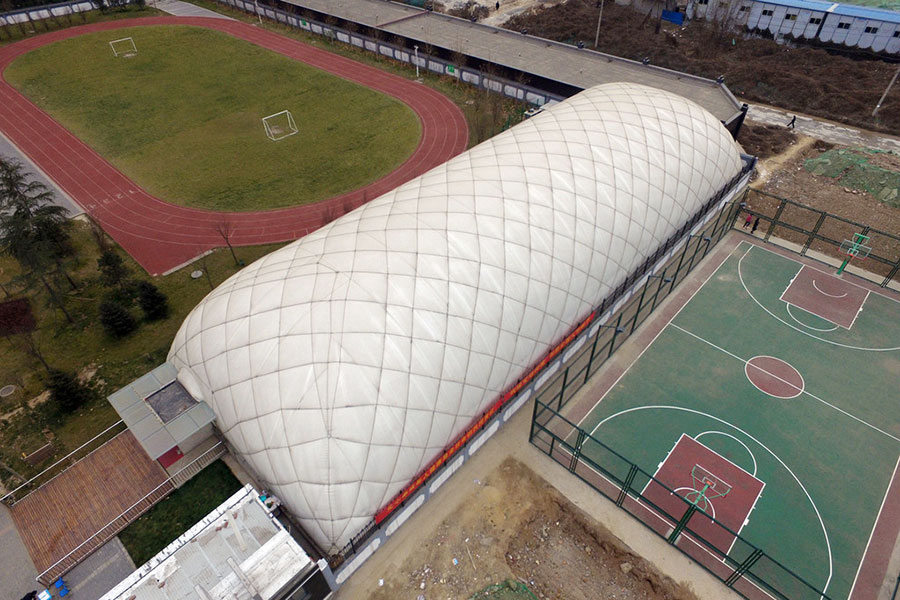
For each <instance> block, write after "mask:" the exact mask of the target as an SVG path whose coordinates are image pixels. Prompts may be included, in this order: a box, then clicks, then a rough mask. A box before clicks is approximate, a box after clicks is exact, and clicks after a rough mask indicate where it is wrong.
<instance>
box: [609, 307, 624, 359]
mask: <svg viewBox="0 0 900 600" xmlns="http://www.w3.org/2000/svg"><path fill="white" fill-rule="evenodd" d="M621 325H622V315H621V314H620V315H619V318H618V319H616V326H615V328H614V329H613V336H612V339H611V340H610V341H609V354H607V355H606V358H609V357H610V356H612V355H613V352H615V350H616V337H617V336H618V335H619V329H620V328H621Z"/></svg>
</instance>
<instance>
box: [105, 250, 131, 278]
mask: <svg viewBox="0 0 900 600" xmlns="http://www.w3.org/2000/svg"><path fill="white" fill-rule="evenodd" d="M97 268H98V269H99V270H100V283H102V284H103V285H105V286H106V287H122V286H124V285H125V284H126V283H127V282H128V278H129V277H131V269H129V268H128V267H127V266H126V265H125V261H124V260H122V257H121V256H119V255H118V254H116V252H115V250H104V251H103V254H101V255H100V258H98V259H97Z"/></svg>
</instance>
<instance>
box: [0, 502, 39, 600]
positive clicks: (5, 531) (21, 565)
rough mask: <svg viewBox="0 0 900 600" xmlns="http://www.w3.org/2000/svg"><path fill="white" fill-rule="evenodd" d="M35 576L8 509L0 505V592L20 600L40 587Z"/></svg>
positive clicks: (26, 550) (34, 570) (32, 565)
mask: <svg viewBox="0 0 900 600" xmlns="http://www.w3.org/2000/svg"><path fill="white" fill-rule="evenodd" d="M37 575H38V573H37V569H35V568H34V563H32V562H31V557H30V556H29V555H28V549H27V548H25V544H24V543H23V542H22V538H21V537H20V536H19V532H18V531H17V530H16V526H15V524H14V523H13V520H12V516H11V515H10V514H9V508H7V506H6V505H5V504H0V590H3V594H4V595H5V597H9V598H15V599H18V598H21V597H22V596H24V595H25V594H27V593H28V592H30V591H31V590H36V589H38V588H39V587H40V586H39V584H38V582H37V581H35V580H36V578H37Z"/></svg>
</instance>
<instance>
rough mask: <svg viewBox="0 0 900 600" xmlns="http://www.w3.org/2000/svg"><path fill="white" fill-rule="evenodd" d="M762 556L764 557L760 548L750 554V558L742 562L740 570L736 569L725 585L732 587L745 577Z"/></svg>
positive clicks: (739, 566)
mask: <svg viewBox="0 0 900 600" xmlns="http://www.w3.org/2000/svg"><path fill="white" fill-rule="evenodd" d="M762 555H763V551H762V550H760V549H759V548H756V549H755V550H753V552H751V553H750V556H748V557H747V558H745V559H744V562H742V563H741V564H740V565H738V568H737V569H735V570H734V572H733V573H732V574H731V575H729V576H728V578H727V579H726V580H725V585H726V586H728V587H731V586H733V585H734V584H735V583H737V582H738V579H740V578H741V577H743V576H744V573H746V572H747V571H749V570H750V567H752V566H753V565H754V564H756V561H758V560H759V559H760V558H762Z"/></svg>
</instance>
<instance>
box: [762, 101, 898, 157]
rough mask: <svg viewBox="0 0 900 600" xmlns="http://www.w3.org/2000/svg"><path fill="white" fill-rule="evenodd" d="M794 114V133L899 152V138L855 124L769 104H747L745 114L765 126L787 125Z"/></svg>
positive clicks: (833, 142) (839, 142) (831, 141)
mask: <svg viewBox="0 0 900 600" xmlns="http://www.w3.org/2000/svg"><path fill="white" fill-rule="evenodd" d="M795 114H796V115H797V124H796V131H797V133H802V134H805V135H808V136H810V137H812V138H816V139H819V140H824V141H826V142H830V143H832V144H841V145H845V146H863V147H865V148H875V149H878V150H893V151H894V152H900V138H897V137H895V136H892V135H887V134H883V133H875V132H874V131H866V130H864V129H857V128H856V127H851V126H849V125H842V124H840V123H834V122H832V121H824V120H822V119H819V118H816V117H811V116H809V115H802V114H797V113H792V112H790V111H786V110H782V109H780V108H775V107H772V106H765V105H762V104H751V105H750V111H749V112H748V113H747V118H748V119H750V120H751V121H756V122H757V123H764V124H766V125H781V126H787V124H788V123H789V122H790V120H791V117H793V116H794V115H795Z"/></svg>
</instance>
